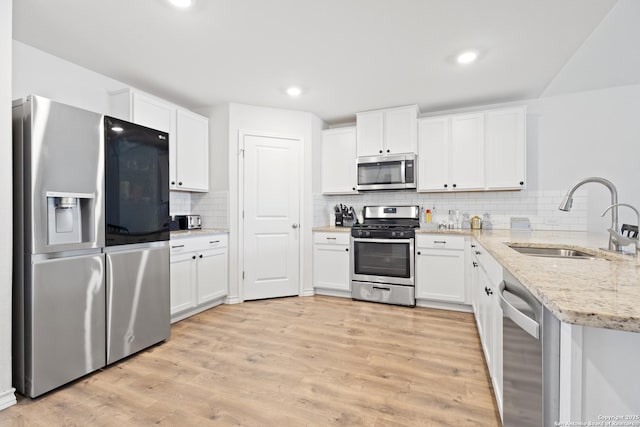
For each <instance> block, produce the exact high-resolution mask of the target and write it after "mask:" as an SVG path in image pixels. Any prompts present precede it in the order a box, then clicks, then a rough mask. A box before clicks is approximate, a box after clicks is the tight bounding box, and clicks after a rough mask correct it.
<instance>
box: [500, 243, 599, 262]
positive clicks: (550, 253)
mask: <svg viewBox="0 0 640 427" xmlns="http://www.w3.org/2000/svg"><path fill="white" fill-rule="evenodd" d="M508 246H509V247H510V248H511V249H513V250H515V251H518V252H520V253H521V254H525V255H531V256H538V257H547V258H571V259H604V258H602V257H599V256H597V255H594V254H590V253H587V252H582V251H579V250H577V249H569V248H561V247H540V246H534V247H529V246H520V245H517V244H513V245H508Z"/></svg>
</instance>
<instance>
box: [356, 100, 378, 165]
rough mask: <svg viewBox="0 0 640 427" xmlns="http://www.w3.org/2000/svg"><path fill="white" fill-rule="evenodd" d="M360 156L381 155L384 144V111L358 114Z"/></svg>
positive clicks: (357, 130) (357, 137) (357, 129)
mask: <svg viewBox="0 0 640 427" xmlns="http://www.w3.org/2000/svg"><path fill="white" fill-rule="evenodd" d="M356 139H357V145H358V157H363V156H380V155H382V154H383V146H384V143H383V141H384V112H382V111H370V112H367V113H358V114H357V116H356Z"/></svg>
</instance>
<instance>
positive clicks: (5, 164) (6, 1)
mask: <svg viewBox="0 0 640 427" xmlns="http://www.w3.org/2000/svg"><path fill="white" fill-rule="evenodd" d="M11 6H12V4H11V0H0V182H1V183H2V184H0V199H2V200H3V203H2V206H3V207H2V209H0V224H5V225H7V224H11V223H12V219H11V218H12V213H11V211H12V208H11V194H12V189H11V186H12V184H11V183H12V178H11V169H12V167H11ZM12 251H13V249H12V239H11V228H10V227H5V230H4V232H3V236H2V239H0V410H1V409H4V408H6V407H8V406H11V405H13V404H15V403H16V400H15V396H14V394H13V388H12V387H11V265H12Z"/></svg>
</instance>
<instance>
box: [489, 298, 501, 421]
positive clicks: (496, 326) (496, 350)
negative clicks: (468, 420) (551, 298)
mask: <svg viewBox="0 0 640 427" xmlns="http://www.w3.org/2000/svg"><path fill="white" fill-rule="evenodd" d="M498 292H499V290H498V287H497V286H496V287H494V288H493V295H491V311H492V319H493V325H492V327H493V351H492V354H493V369H492V380H493V392H494V394H495V396H496V401H497V402H498V409H499V410H500V413H502V402H503V401H502V308H501V307H500V296H499V294H498Z"/></svg>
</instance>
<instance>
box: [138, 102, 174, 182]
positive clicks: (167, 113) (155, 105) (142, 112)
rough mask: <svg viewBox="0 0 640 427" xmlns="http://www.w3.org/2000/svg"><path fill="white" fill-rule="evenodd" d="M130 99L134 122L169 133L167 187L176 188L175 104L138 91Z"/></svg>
mask: <svg viewBox="0 0 640 427" xmlns="http://www.w3.org/2000/svg"><path fill="white" fill-rule="evenodd" d="M132 100H133V101H132V102H133V115H132V121H133V122H134V123H137V124H139V125H142V126H147V127H150V128H153V129H158V130H161V131H163V132H167V133H169V187H170V188H172V189H173V188H177V183H176V115H175V111H176V109H175V106H174V105H172V104H169V103H165V102H162V101H161V100H159V99H156V98H153V97H150V96H147V95H144V94H141V93H138V92H134V93H133V97H132Z"/></svg>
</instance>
